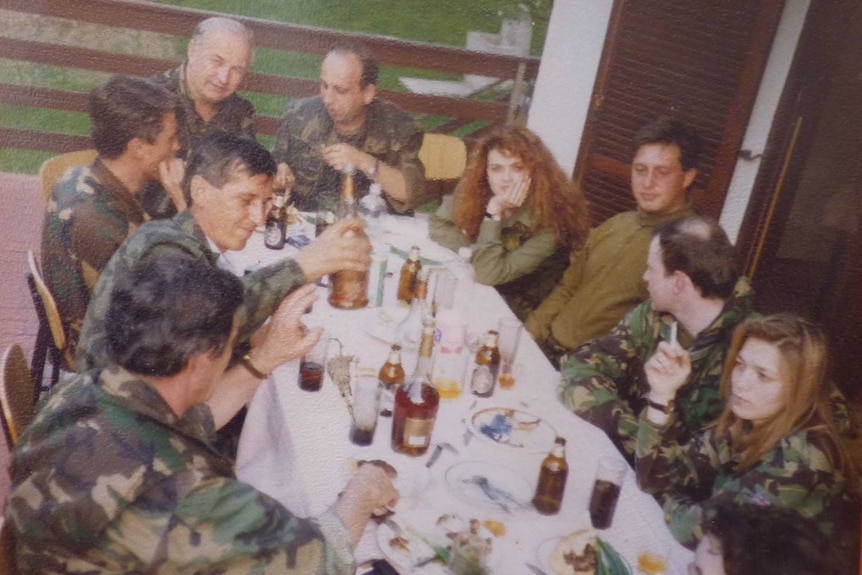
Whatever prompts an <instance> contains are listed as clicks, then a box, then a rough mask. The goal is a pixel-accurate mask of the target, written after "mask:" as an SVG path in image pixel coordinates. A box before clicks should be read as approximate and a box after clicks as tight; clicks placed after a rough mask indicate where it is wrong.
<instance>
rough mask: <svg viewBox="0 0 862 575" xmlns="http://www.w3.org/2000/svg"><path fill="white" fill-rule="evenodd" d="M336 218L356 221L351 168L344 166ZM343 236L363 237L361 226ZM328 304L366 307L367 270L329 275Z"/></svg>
mask: <svg viewBox="0 0 862 575" xmlns="http://www.w3.org/2000/svg"><path fill="white" fill-rule="evenodd" d="M335 215H336V217H337V218H338V219H339V220H348V219H351V220H352V219H356V218H357V212H356V184H355V182H354V181H353V166H346V167H345V169H344V171H343V172H342V174H341V198H340V199H339V200H338V208H337V210H336V214H335ZM344 235H345V236H362V237H365V231H364V230H363V229H362V226H357V227H355V228H350V229H348V230H347V231H345V232H344ZM329 303H330V305H331V306H332V307H337V308H341V309H356V308H360V307H365V306H366V305H368V270H367V269H366V270H364V271H361V272H357V271H352V270H341V271H337V272H334V273H331V274H329Z"/></svg>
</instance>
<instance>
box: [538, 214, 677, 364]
mask: <svg viewBox="0 0 862 575" xmlns="http://www.w3.org/2000/svg"><path fill="white" fill-rule="evenodd" d="M691 215H694V211H692V210H691V209H684V210H681V211H678V212H675V213H672V214H668V215H665V216H652V215H650V214H646V213H644V212H641V211H640V210H637V211H631V212H623V213H622V214H617V215H616V216H614V217H613V218H611V219H609V220H607V221H606V222H604V223H602V224H601V225H600V226H598V227H597V228H594V229H593V230H592V231H591V232H590V236H589V238H587V242H586V245H585V246H584V247H583V248H580V249H578V250H576V251H574V252H572V254H571V259H570V263H569V267H568V268H567V269H566V270H565V272H564V273H563V277H562V279H561V280H560V282H559V283H558V284H557V285H556V287H554V288H553V291H552V292H551V293H550V295H548V297H547V298H545V300H544V301H543V302H542V303H541V304H540V305H539V307H538V308H536V310H535V311H534V312H533V313H531V314H530V316H529V317H528V318H527V321H526V322H524V326H525V327H526V328H527V331H529V332H530V335H532V336H533V339H535V340H536V342H537V343H538V344H539V345H540V346H542V348H543V351H544V352H545V353H546V355H547V356H548V358H549V359H551V360H552V361H554V362H556V361H558V360H559V358H560V356H561V355H562V354H564V353H566V352H568V351H571V350H573V349H575V348H576V347H578V346H579V345H582V344H584V343H586V342H587V341H589V340H591V339H593V338H596V337H601V336H603V335H605V334H606V333H608V331H610V330H611V328H613V327H614V326H615V325H616V324H617V323H618V322H619V321H620V320H621V319H622V318H623V316H625V314H627V313H628V312H629V311H631V309H632V308H633V307H635V306H636V305H638V304H639V303H640V302H642V301H643V300H645V299H646V298H647V297H649V294H648V293H647V290H646V286H645V285H644V282H643V277H642V276H643V273H644V270H645V269H646V259H647V252H648V251H649V243H650V239H651V238H652V232H653V229H654V228H655V227H656V226H657V225H659V224H662V223H665V222H669V221H672V220H677V219H680V218H685V217H688V216H691Z"/></svg>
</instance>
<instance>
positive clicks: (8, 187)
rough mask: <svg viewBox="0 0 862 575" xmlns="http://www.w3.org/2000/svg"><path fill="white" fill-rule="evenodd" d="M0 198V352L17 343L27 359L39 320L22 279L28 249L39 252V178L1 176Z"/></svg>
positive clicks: (40, 202)
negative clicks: (21, 347) (22, 348)
mask: <svg viewBox="0 0 862 575" xmlns="http://www.w3.org/2000/svg"><path fill="white" fill-rule="evenodd" d="M0 198H2V202H0V206H2V208H0V245H2V246H3V248H2V250H0V350H1V349H6V347H7V346H9V345H11V344H13V343H20V344H21V345H22V346H23V347H24V351H25V353H26V354H27V357H28V358H30V355H31V354H32V350H33V343H34V341H35V339H36V331H37V329H38V321H37V320H36V312H35V310H34V309H33V302H32V300H31V299H30V291H29V290H28V288H27V281H26V279H25V278H26V274H27V250H29V249H32V250H33V251H34V252H35V253H36V255H37V258H38V252H39V239H40V236H39V234H40V231H41V228H42V214H43V210H44V207H43V204H42V200H41V198H40V191H39V178H38V177H37V176H24V175H20V174H5V173H0Z"/></svg>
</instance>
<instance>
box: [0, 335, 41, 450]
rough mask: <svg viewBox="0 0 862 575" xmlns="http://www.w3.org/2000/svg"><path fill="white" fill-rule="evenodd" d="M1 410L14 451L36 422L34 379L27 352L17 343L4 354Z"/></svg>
mask: <svg viewBox="0 0 862 575" xmlns="http://www.w3.org/2000/svg"><path fill="white" fill-rule="evenodd" d="M0 408H2V412H3V418H2V419H3V431H4V433H5V434H6V443H7V444H8V446H9V449H12V448H14V447H15V444H16V443H18V438H20V437H21V434H22V433H23V432H24V429H25V428H26V427H27V426H28V425H29V424H30V420H31V419H33V380H32V379H31V378H30V366H29V365H27V357H26V356H25V355H24V350H23V349H21V346H20V345H18V344H17V343H16V344H13V345H11V346H9V348H8V349H6V352H5V353H4V354H3V376H2V378H0Z"/></svg>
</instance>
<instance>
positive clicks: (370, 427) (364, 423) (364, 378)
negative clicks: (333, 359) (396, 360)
mask: <svg viewBox="0 0 862 575" xmlns="http://www.w3.org/2000/svg"><path fill="white" fill-rule="evenodd" d="M355 388H356V389H354V390H353V423H352V425H351V426H350V441H352V442H353V443H354V444H355V445H371V442H372V440H373V439H374V430H375V429H376V428H377V414H378V412H379V411H380V386H379V385H378V381H377V377H376V376H375V375H361V376H360V377H359V378H358V379H357V381H356V385H355Z"/></svg>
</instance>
